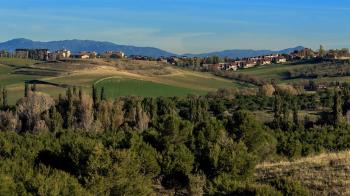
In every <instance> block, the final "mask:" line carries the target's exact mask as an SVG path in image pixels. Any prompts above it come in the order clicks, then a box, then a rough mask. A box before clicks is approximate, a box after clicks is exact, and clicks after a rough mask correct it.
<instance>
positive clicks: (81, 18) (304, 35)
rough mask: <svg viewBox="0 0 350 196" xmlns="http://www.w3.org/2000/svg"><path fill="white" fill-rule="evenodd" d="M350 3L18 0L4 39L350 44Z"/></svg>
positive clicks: (5, 16) (201, 48)
mask: <svg viewBox="0 0 350 196" xmlns="http://www.w3.org/2000/svg"><path fill="white" fill-rule="evenodd" d="M349 10H350V2H348V1H345V0H338V1H337V2H329V1H325V0H321V1H307V2H304V1H298V2H295V1H291V0H287V1H284V2H280V1H277V0H267V1H264V2H261V1H258V0H252V1H249V2H246V1H243V0H236V1H228V0H218V1H215V2H212V1H209V0H202V1H199V0H187V1H185V0H177V1H171V0H155V1H152V2H149V1H144V0H131V1H128V2H125V1H119V0H117V1H112V0H102V1H96V2H90V1H89V2H85V1H83V0H74V1H68V0H62V1H60V2H47V1H43V0H36V1H34V0H26V1H23V0H12V1H9V2H3V3H2V7H1V8H0V16H1V18H2V20H1V21H0V24H1V26H2V27H3V28H2V30H1V31H0V40H1V42H4V41H7V40H11V39H14V38H27V39H31V40H35V41H56V40H71V39H80V40H95V41H108V42H113V43H116V44H121V45H134V46H144V47H156V48H160V49H163V50H166V51H169V52H173V53H177V54H184V53H205V52H212V51H222V50H230V49H255V50H260V49H264V50H265V49H268V50H280V49H285V48H290V47H295V46H305V47H311V48H318V46H319V45H320V44H322V45H324V46H325V47H326V48H349V47H350V26H349V25H346V24H347V19H348V18H349V17H350V13H349Z"/></svg>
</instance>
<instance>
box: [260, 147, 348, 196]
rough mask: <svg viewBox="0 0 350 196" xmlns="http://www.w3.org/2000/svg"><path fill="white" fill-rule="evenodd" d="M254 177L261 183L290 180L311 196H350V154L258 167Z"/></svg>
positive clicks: (326, 155) (329, 155)
mask: <svg viewBox="0 0 350 196" xmlns="http://www.w3.org/2000/svg"><path fill="white" fill-rule="evenodd" d="M256 176H257V178H258V180H260V181H262V182H264V181H268V180H271V179H274V178H276V177H280V176H290V177H291V178H293V179H295V180H298V181H300V182H301V183H302V184H303V185H305V186H306V187H308V188H309V189H310V190H311V192H312V195H350V151H345V152H340V153H330V154H322V155H319V156H313V157H307V158H302V159H299V160H296V161H292V162H280V163H264V164H261V165H259V166H258V167H257V169H256Z"/></svg>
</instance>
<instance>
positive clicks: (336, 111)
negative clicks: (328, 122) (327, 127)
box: [333, 91, 343, 125]
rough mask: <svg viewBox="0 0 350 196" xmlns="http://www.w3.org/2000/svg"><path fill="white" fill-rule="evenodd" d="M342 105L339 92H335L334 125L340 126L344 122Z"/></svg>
mask: <svg viewBox="0 0 350 196" xmlns="http://www.w3.org/2000/svg"><path fill="white" fill-rule="evenodd" d="M341 110H342V105H341V96H340V93H339V91H335V92H334V97H333V124H334V125H339V124H340V123H341V122H342V117H343V116H342V112H341Z"/></svg>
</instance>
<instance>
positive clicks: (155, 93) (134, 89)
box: [97, 78, 206, 98]
mask: <svg viewBox="0 0 350 196" xmlns="http://www.w3.org/2000/svg"><path fill="white" fill-rule="evenodd" d="M97 86H98V87H104V88H105V92H106V95H107V97H108V98H115V97H118V96H127V95H134V96H145V97H159V96H164V97H171V96H184V95H188V94H205V93H206V92H205V91H199V90H194V89H187V88H183V87H176V86H171V85H165V84H160V83H155V82H150V81H141V80H132V79H116V78H115V79H108V80H104V81H102V82H100V83H98V84H97Z"/></svg>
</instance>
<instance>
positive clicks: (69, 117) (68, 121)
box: [66, 88, 73, 129]
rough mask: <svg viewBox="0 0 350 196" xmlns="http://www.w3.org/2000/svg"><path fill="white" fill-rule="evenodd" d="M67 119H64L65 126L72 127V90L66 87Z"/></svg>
mask: <svg viewBox="0 0 350 196" xmlns="http://www.w3.org/2000/svg"><path fill="white" fill-rule="evenodd" d="M66 111H67V119H66V127H67V128H68V129H69V128H72V126H73V95H72V90H71V89H70V88H68V90H67V109H66Z"/></svg>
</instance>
